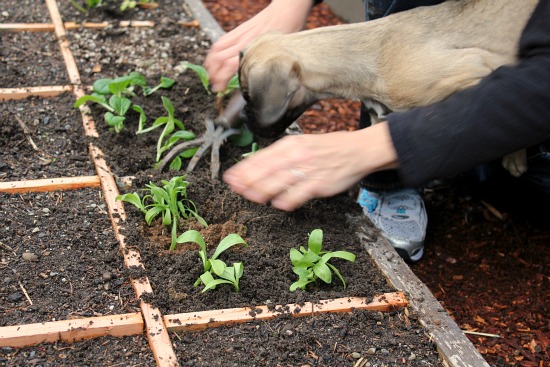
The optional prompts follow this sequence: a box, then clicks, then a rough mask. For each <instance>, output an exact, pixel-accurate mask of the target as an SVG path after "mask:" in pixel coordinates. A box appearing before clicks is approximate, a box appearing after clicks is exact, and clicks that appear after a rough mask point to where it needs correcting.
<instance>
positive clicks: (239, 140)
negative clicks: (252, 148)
mask: <svg viewBox="0 0 550 367" xmlns="http://www.w3.org/2000/svg"><path fill="white" fill-rule="evenodd" d="M239 131H240V133H239V134H237V135H232V136H230V137H229V141H231V143H232V144H235V145H236V146H238V147H246V146H247V145H250V144H252V143H253V142H254V135H253V134H252V132H251V131H250V130H249V129H248V127H246V125H245V124H243V125H241V126H240V127H239Z"/></svg>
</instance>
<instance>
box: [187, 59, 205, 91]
mask: <svg viewBox="0 0 550 367" xmlns="http://www.w3.org/2000/svg"><path fill="white" fill-rule="evenodd" d="M181 64H182V65H183V66H185V67H187V68H188V69H191V70H193V71H194V72H195V73H197V75H198V76H199V79H200V80H201V83H202V85H203V87H204V89H205V90H206V92H207V93H208V94H209V95H210V94H211V93H210V78H209V76H208V71H206V69H205V68H204V67H203V66H201V65H195V64H191V63H190V62H187V61H182V62H181Z"/></svg>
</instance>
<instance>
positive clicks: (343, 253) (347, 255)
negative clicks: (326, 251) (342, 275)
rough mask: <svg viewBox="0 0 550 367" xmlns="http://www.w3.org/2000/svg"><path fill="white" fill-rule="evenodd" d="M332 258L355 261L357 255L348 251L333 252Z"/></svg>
mask: <svg viewBox="0 0 550 367" xmlns="http://www.w3.org/2000/svg"><path fill="white" fill-rule="evenodd" d="M330 254H331V257H337V258H340V259H344V260H347V261H352V262H353V261H355V255H354V254H352V253H351V252H348V251H334V252H331V253H330Z"/></svg>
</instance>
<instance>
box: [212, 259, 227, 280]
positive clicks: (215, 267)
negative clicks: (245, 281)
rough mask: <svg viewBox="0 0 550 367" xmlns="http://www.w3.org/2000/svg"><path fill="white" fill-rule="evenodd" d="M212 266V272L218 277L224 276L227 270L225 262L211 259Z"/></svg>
mask: <svg viewBox="0 0 550 367" xmlns="http://www.w3.org/2000/svg"><path fill="white" fill-rule="evenodd" d="M210 265H212V271H213V272H214V273H215V274H216V275H217V276H222V275H223V272H224V271H225V268H226V267H227V265H225V263H224V262H223V261H221V260H218V259H210Z"/></svg>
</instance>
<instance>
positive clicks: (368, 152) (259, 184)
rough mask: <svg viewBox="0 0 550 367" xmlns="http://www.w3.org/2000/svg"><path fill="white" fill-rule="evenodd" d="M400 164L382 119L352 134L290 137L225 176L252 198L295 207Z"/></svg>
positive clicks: (233, 188)
mask: <svg viewBox="0 0 550 367" xmlns="http://www.w3.org/2000/svg"><path fill="white" fill-rule="evenodd" d="M396 162H397V155H396V153H395V150H394V148H393V144H392V142H391V137H390V135H389V130H388V128H387V124H385V123H380V124H377V125H374V126H372V127H370V128H367V129H362V130H358V131H353V132H348V131H340V132H333V133H328V134H307V135H292V136H286V137H284V138H282V139H280V140H279V141H277V142H275V143H273V144H272V145H270V146H269V147H267V148H263V149H260V150H259V151H258V152H256V153H254V154H253V155H251V156H250V157H248V158H246V159H244V160H243V161H241V162H239V163H237V164H236V165H235V166H233V167H232V168H230V169H229V170H227V171H226V172H225V174H224V176H223V179H224V181H225V182H226V183H227V184H229V186H230V187H231V189H232V190H233V191H235V192H236V193H238V194H240V195H242V196H244V197H245V198H247V199H248V200H251V201H253V202H256V203H260V204H265V203H267V202H269V201H271V205H272V206H273V207H275V208H277V209H281V210H294V209H296V208H298V207H300V206H302V205H303V204H304V203H305V202H307V201H308V200H310V199H313V198H317V197H328V196H333V195H336V194H338V193H340V192H342V191H344V190H346V189H348V188H350V187H351V186H352V185H353V184H355V183H357V182H358V181H359V180H360V179H361V178H363V177H364V176H365V175H367V174H369V173H371V172H374V171H377V170H381V169H389V168H394V167H395V166H396Z"/></svg>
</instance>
